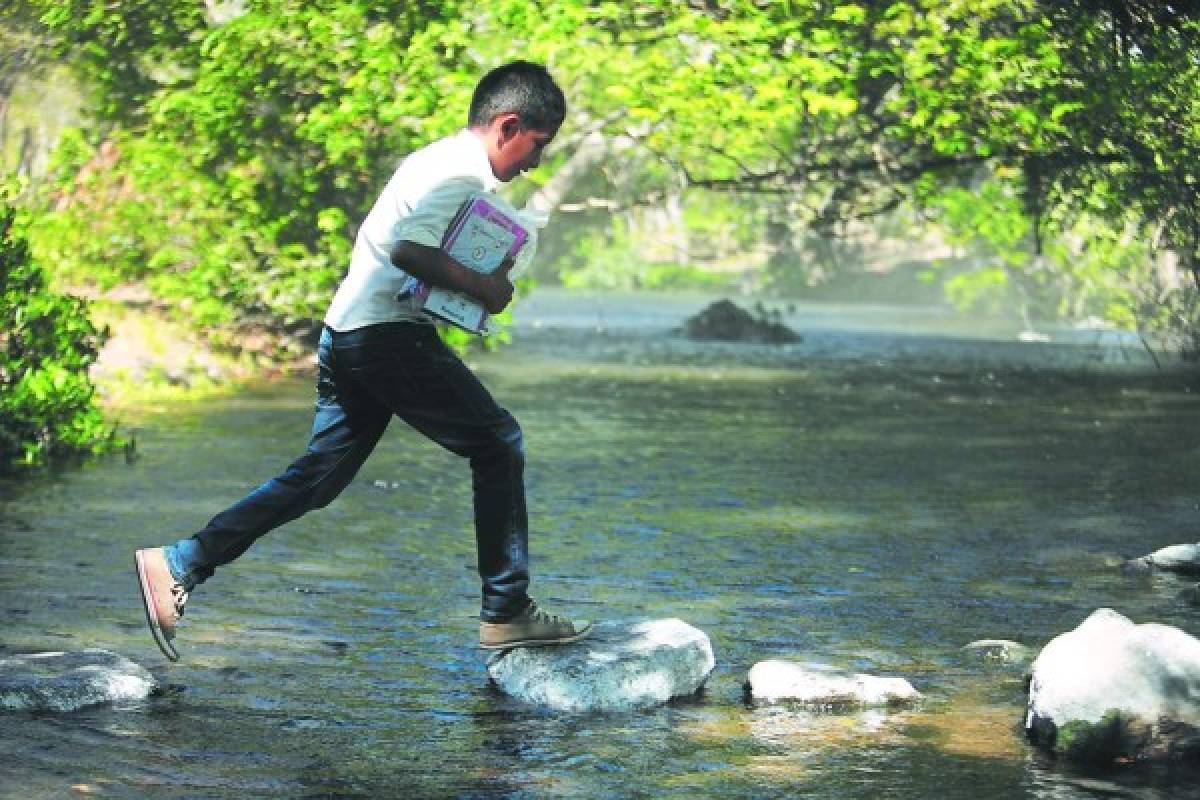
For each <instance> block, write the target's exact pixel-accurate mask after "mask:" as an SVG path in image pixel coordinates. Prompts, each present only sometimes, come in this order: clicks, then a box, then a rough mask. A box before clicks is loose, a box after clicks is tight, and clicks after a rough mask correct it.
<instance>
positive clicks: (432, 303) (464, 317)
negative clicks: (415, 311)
mask: <svg viewBox="0 0 1200 800" xmlns="http://www.w3.org/2000/svg"><path fill="white" fill-rule="evenodd" d="M528 238H529V232H528V231H526V230H525V228H523V227H522V226H521V225H520V224H519V223H518V222H517V221H516V220H514V219H513V218H512V217H511V216H509V215H508V214H506V213H505V212H503V211H501V210H500V209H499V208H498V207H497V205H496V204H495V203H494V202H492V201H491V200H489V198H488V195H487V194H486V193H482V192H481V193H477V194H474V195H472V196H471V197H469V198H468V199H467V201H466V202H465V203H463V205H462V207H461V208H460V209H459V210H458V213H456V214H455V215H454V219H453V220H452V221H451V222H450V226H449V227H448V228H447V229H446V235H445V237H444V238H443V239H442V250H443V251H444V252H445V253H446V254H447V255H449V256H450V257H451V258H453V259H454V260H455V261H457V262H458V263H460V264H462V265H463V266H464V267H468V268H470V269H473V270H475V271H476V272H483V273H491V272H493V271H494V270H495V269H496V268H497V267H499V266H500V265H501V264H502V263H503V262H504V260H505V259H507V258H510V257H512V258H515V257H516V255H517V251H518V250H520V249H521V246H522V245H524V244H525V242H526V240H528ZM414 284H415V285H414V286H413V288H412V292H413V294H414V295H415V296H416V297H417V300H418V302H420V304H421V307H422V308H423V309H424V310H425V311H427V312H428V313H430V314H433V315H435V316H437V317H440V318H441V319H444V320H447V321H448V322H452V323H454V324H455V325H457V326H458V327H460V328H462V329H463V330H466V331H470V332H471V333H487V329H488V327H487V324H488V313H487V310H486V309H485V308H484V307H483V306H482V305H480V304H479V302H478V301H476V300H475V299H474V298H472V297H468V296H467V295H465V294H463V293H461V292H455V291H451V290H449V289H441V288H435V287H430V286H426V285H425V284H423V283H421V282H420V281H415V280H414Z"/></svg>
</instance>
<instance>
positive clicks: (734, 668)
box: [0, 293, 1200, 800]
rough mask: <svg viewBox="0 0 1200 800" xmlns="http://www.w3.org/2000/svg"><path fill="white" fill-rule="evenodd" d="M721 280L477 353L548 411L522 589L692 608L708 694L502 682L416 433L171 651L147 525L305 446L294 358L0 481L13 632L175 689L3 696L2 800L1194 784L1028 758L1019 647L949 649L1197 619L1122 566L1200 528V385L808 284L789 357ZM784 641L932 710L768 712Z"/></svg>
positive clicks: (524, 403) (229, 572)
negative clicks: (1097, 614) (280, 376)
mask: <svg viewBox="0 0 1200 800" xmlns="http://www.w3.org/2000/svg"><path fill="white" fill-rule="evenodd" d="M699 299H700V298H696V297H690V296H671V297H666V296H662V297H658V296H636V297H633V296H619V297H618V296H611V295H603V296H601V295H597V296H591V297H583V298H580V297H578V296H572V297H571V298H566V297H565V296H562V295H556V294H555V293H540V294H538V295H535V296H534V297H533V298H531V299H530V300H529V301H528V302H527V303H526V304H525V305H524V306H523V307H522V309H521V310H520V313H518V316H517V320H518V325H517V327H516V330H515V334H514V341H513V343H512V345H511V346H509V347H507V348H505V349H503V350H501V351H499V352H497V353H491V354H486V355H476V356H472V357H471V361H472V363H473V365H474V366H475V367H476V369H477V370H478V372H479V373H480V374H481V376H482V377H483V378H484V380H485V382H486V383H487V384H489V386H491V387H492V389H493V391H494V393H495V394H496V396H497V397H498V398H499V399H500V400H501V402H502V403H504V404H505V405H506V406H507V407H508V408H510V409H511V410H512V411H513V412H514V414H515V415H516V416H517V418H518V419H519V420H521V422H522V426H523V428H524V429H525V433H526V439H527V449H528V456H529V466H528V469H527V485H528V491H529V500H530V511H531V523H532V529H533V534H532V551H533V558H534V561H533V568H534V573H535V578H534V587H533V589H534V594H535V596H536V597H537V598H538V599H539V600H541V601H543V602H544V604H545V605H547V606H552V607H554V608H555V609H570V610H572V611H573V612H575V613H576V614H577V615H581V616H589V617H591V618H593V619H598V618H609V619H611V618H637V617H646V616H652V617H679V618H681V619H683V620H685V621H687V622H689V623H690V624H692V625H695V626H697V627H699V628H701V629H703V630H704V631H706V632H707V633H708V634H709V635H710V637H711V638H712V641H713V646H714V650H715V652H716V656H717V668H716V670H715V672H714V673H713V675H712V676H711V678H710V679H709V681H708V684H707V687H706V689H705V691H704V693H703V695H702V696H700V697H697V698H695V699H689V700H687V701H685V702H678V703H673V704H671V705H669V706H667V707H664V708H660V709H657V710H653V711H648V712H641V713H629V714H607V715H604V714H596V715H563V714H557V713H548V712H543V711H539V710H536V709H530V708H527V707H523V706H521V705H520V704H518V703H516V702H515V701H513V700H510V699H508V698H506V697H504V696H502V695H501V694H499V693H498V692H497V691H496V690H495V689H494V688H492V687H490V686H489V684H488V680H487V676H486V672H485V669H484V664H485V661H486V656H485V655H484V654H483V653H482V651H480V650H478V649H477V648H476V646H475V637H476V621H475V616H474V615H475V612H476V602H477V600H476V596H477V583H476V579H475V575H474V546H473V538H472V533H471V513H470V489H469V478H468V471H467V468H466V465H465V464H464V463H462V462H460V461H459V460H458V459H456V458H455V457H453V456H451V455H449V454H447V453H444V452H442V451H440V450H439V449H437V448H436V447H435V446H434V445H432V444H430V443H428V442H426V441H425V440H423V439H421V438H420V437H419V436H417V435H415V434H414V433H412V432H411V431H409V430H408V429H406V428H405V427H404V426H403V425H402V424H400V423H394V424H393V426H392V428H391V430H389V432H388V433H387V435H386V436H385V437H384V440H383V442H382V443H381V445H380V447H379V448H378V450H377V451H376V452H375V454H374V455H373V456H372V457H371V459H370V460H369V461H368V462H367V464H366V466H365V467H364V468H363V470H362V472H361V473H360V475H359V476H358V478H357V479H356V480H355V481H354V482H353V483H352V484H351V486H350V487H349V488H348V489H347V490H346V492H345V493H344V494H343V495H342V497H341V498H340V499H339V500H338V501H336V502H335V503H334V504H333V505H332V506H330V507H329V508H327V509H325V510H323V511H321V512H318V513H315V514H311V515H309V516H307V517H305V518H303V519H301V520H298V521H296V522H294V523H292V524H291V525H289V526H287V527H286V528H284V529H282V530H280V531H277V532H276V533H274V534H272V535H270V536H268V537H265V538H264V539H262V540H260V541H259V542H258V543H257V544H256V545H255V547H254V548H252V549H251V550H250V551H249V552H248V553H247V554H246V555H245V556H244V557H243V558H242V559H240V560H239V561H238V562H236V564H234V565H232V566H230V567H227V568H225V569H223V570H222V571H221V572H220V573H218V575H217V576H216V577H215V578H214V579H213V580H211V581H210V582H209V583H207V584H205V585H204V586H202V587H201V588H200V589H199V590H198V591H197V592H196V593H195V595H194V596H193V598H192V601H191V603H190V604H189V607H188V614H187V617H186V619H185V622H184V626H183V629H182V632H181V639H180V645H181V650H182V652H183V660H182V661H181V662H180V663H178V664H168V663H166V662H165V661H164V660H163V659H162V658H161V656H160V655H159V654H158V652H157V650H156V649H155V648H154V645H153V643H152V642H151V640H150V637H149V634H148V633H147V632H146V631H145V624H144V619H143V617H142V612H141V610H140V607H139V604H138V600H137V590H136V585H135V580H134V577H133V570H132V551H133V549H134V548H136V547H141V546H147V545H151V544H158V543H163V542H166V541H169V540H172V539H174V538H175V537H177V536H178V535H182V534H185V533H187V532H190V531H192V530H194V529H195V528H197V527H198V526H200V525H202V524H203V523H204V521H205V520H206V519H207V518H208V516H211V514H213V513H215V512H216V511H218V510H220V509H221V508H222V507H224V505H226V504H227V503H229V502H231V501H232V500H234V499H236V498H237V497H239V496H240V495H241V494H242V493H243V492H244V491H245V490H247V489H249V488H251V487H252V486H253V485H255V484H256V483H258V482H260V481H261V480H264V479H265V478H267V477H269V476H270V475H272V474H274V473H275V472H277V471H278V470H279V469H280V468H282V467H283V466H285V465H286V464H287V463H288V461H289V460H290V459H291V458H292V457H294V456H295V455H297V454H298V453H299V452H300V451H301V448H302V447H303V444H304V441H305V436H306V431H307V428H308V424H309V421H310V415H311V406H312V400H313V390H312V386H311V381H309V380H306V379H295V380H287V381H282V382H278V383H274V384H270V385H267V386H263V387H260V388H257V389H253V390H247V391H244V392H240V393H238V394H236V395H233V396H228V397H220V398H217V399H206V400H203V401H178V402H175V401H172V402H170V403H164V404H160V405H157V406H153V405H152V406H145V407H141V408H137V409H132V410H127V411H126V412H125V414H126V416H125V418H123V419H122V420H121V422H122V426H123V428H124V429H125V430H126V431H127V432H128V431H133V432H135V433H136V438H137V454H138V456H137V458H136V459H131V460H130V461H129V463H127V462H126V460H124V459H121V458H120V457H114V458H106V459H102V460H99V461H97V462H95V463H92V464H88V465H86V466H85V467H83V468H80V469H73V470H65V471H62V472H58V473H54V474H51V475H47V476H44V477H39V478H37V479H35V480H25V481H21V482H12V483H6V484H0V626H2V627H0V630H2V631H3V633H2V635H0V654H2V653H6V652H7V653H12V652H26V651H35V650H51V649H79V648H83V647H103V648H106V649H110V650H114V651H116V652H119V653H122V654H125V655H127V656H129V657H131V658H133V659H135V660H137V661H139V662H140V663H143V664H145V665H147V666H149V667H151V668H152V670H153V671H154V672H155V674H156V675H157V676H158V677H159V679H160V680H161V681H162V682H163V683H164V684H165V685H166V687H167V691H166V693H165V694H164V695H163V696H160V697H155V698H152V699H150V700H148V701H147V702H144V703H138V704H133V705H130V706H127V707H121V708H94V709H90V710H85V711H81V712H77V713H74V714H67V715H41V714H37V715H33V714H8V715H5V716H3V717H0V796H3V797H6V798H7V797H13V798H23V799H29V798H51V797H63V796H68V795H70V794H71V793H72V791H74V793H75V794H79V795H83V794H92V795H96V796H102V797H131V798H134V797H136V798H141V797H166V798H175V797H178V798H185V797H239V798H241V797H288V798H293V797H312V798H317V797H463V798H476V797H478V798H485V797H487V798H490V797H531V798H532V797H572V798H605V797H612V798H623V797H655V798H659V797H680V798H692V797H724V798H759V797H786V796H805V797H816V798H848V797H872V798H875V797H887V798H926V797H947V798H956V797H969V798H972V800H987V799H988V798H997V799H1000V798H1004V799H1005V800H1007V799H1008V798H1042V799H1045V800H1049V799H1050V798H1053V800H1070V799H1072V798H1098V797H1105V798H1107V797H1130V798H1164V799H1165V798H1178V797H1188V796H1200V788H1196V787H1200V771H1197V770H1196V769H1193V768H1184V767H1178V766H1176V767H1159V768H1147V767H1137V768H1124V769H1119V770H1112V771H1106V772H1101V773H1097V772H1096V771H1094V770H1092V771H1086V772H1085V771H1080V770H1077V769H1072V768H1070V767H1068V766H1065V765H1063V764H1056V763H1053V762H1051V761H1049V760H1047V759H1046V758H1044V757H1042V756H1040V755H1039V754H1038V753H1036V752H1034V751H1032V750H1031V749H1030V748H1029V747H1028V746H1027V745H1026V743H1025V742H1024V740H1023V738H1022V735H1021V731H1020V724H1021V718H1022V712H1023V708H1024V697H1025V691H1024V683H1023V679H1022V676H1021V674H1020V672H1019V671H1017V672H1013V671H1012V670H1008V669H1004V668H999V667H993V666H988V665H986V664H981V663H979V662H977V661H975V660H973V659H971V658H969V657H967V656H966V655H964V653H963V651H962V647H963V645H965V644H967V643H968V642H970V641H972V640H976V639H981V638H1007V639H1015V640H1018V641H1020V642H1022V643H1024V644H1027V645H1029V646H1031V647H1033V648H1035V649H1036V648H1038V647H1040V646H1041V645H1043V644H1045V643H1046V642H1047V641H1048V640H1049V639H1050V638H1052V637H1053V636H1055V635H1056V634H1058V633H1061V632H1063V631H1065V630H1067V629H1069V628H1073V627H1074V626H1075V625H1077V624H1078V623H1079V622H1081V621H1082V620H1083V619H1084V618H1085V617H1086V616H1087V615H1088V614H1089V613H1090V612H1091V611H1093V610H1094V609H1096V608H1099V607H1111V608H1115V609H1117V610H1118V611H1120V612H1121V613H1123V614H1125V615H1127V616H1129V617H1130V618H1132V619H1133V620H1135V621H1137V622H1145V621H1157V622H1163V623H1167V624H1171V625H1177V626H1179V627H1181V628H1183V629H1184V630H1187V631H1189V632H1191V633H1193V634H1196V633H1200V608H1196V607H1194V606H1192V605H1190V604H1188V603H1187V602H1186V601H1184V600H1181V599H1179V593H1180V591H1181V590H1182V589H1183V588H1185V587H1186V586H1187V585H1188V584H1187V583H1186V582H1184V581H1182V580H1180V579H1178V578H1174V577H1169V576H1158V577H1154V578H1140V579H1135V578H1128V577H1125V576H1123V575H1122V573H1121V572H1120V570H1119V569H1118V565H1119V563H1120V561H1121V560H1122V559H1123V558H1126V557H1130V556H1136V555H1141V554H1143V553H1145V552H1148V551H1150V550H1154V549H1156V548H1158V547H1161V546H1164V545H1168V544H1174V543H1179V542H1183V541H1194V540H1195V535H1196V529H1197V526H1196V522H1197V518H1198V517H1200V506H1198V500H1197V492H1196V473H1195V464H1196V458H1197V455H1198V454H1200V426H1197V424H1196V423H1197V412H1198V411H1200V404H1198V402H1197V393H1196V392H1197V389H1196V383H1195V380H1194V379H1193V378H1191V377H1189V375H1188V374H1186V373H1181V372H1178V371H1166V372H1156V371H1154V370H1153V369H1152V368H1151V367H1150V366H1149V365H1148V363H1147V361H1146V359H1145V358H1144V352H1143V351H1140V349H1139V348H1138V347H1137V346H1136V345H1134V344H1132V343H1130V342H1128V341H1127V340H1121V339H1120V337H1118V336H1117V335H1116V334H1105V333H1103V332H1099V333H1097V332H1092V331H1089V332H1083V333H1071V332H1070V331H1062V332H1056V333H1055V334H1054V335H1055V336H1059V337H1060V338H1059V339H1057V340H1056V339H1054V338H1053V337H1052V338H1051V341H1049V342H1046V341H1039V342H1017V341H1015V337H1014V335H1013V334H1015V332H1016V331H1015V330H1005V329H1004V326H1003V325H999V324H997V325H992V324H991V323H985V322H984V321H979V320H961V319H953V320H952V319H950V318H949V317H947V318H945V319H942V318H941V317H939V316H937V314H936V313H933V312H928V313H924V314H922V313H915V312H913V311H912V310H910V309H902V308H893V309H888V308H873V309H865V310H864V309H857V310H853V309H851V310H846V309H841V310H838V309H836V308H835V309H833V310H830V309H829V308H823V309H817V308H815V307H799V308H796V309H793V310H792V311H791V312H788V314H787V318H788V321H789V322H791V323H793V324H795V325H797V326H798V327H800V328H801V329H802V332H803V333H804V335H805V339H804V341H803V342H802V343H800V344H798V345H789V346H786V347H772V346H766V345H734V344H713V343H695V342H686V341H683V340H681V339H679V338H678V337H674V336H672V335H671V334H670V332H669V331H670V328H671V327H673V326H674V325H675V324H677V323H678V320H679V319H680V318H681V315H682V314H683V313H684V312H686V311H689V310H695V308H694V305H695V304H696V303H697V302H699ZM572 304H574V305H572ZM1072 337H1074V338H1072ZM1106 337H1107V338H1106ZM1139 353H1141V355H1139ZM767 658H796V659H800V660H804V661H808V662H813V663H819V664H824V665H829V666H832V667H836V668H843V669H851V670H854V671H862V672H870V673H875V674H881V675H899V676H903V677H906V678H908V679H909V680H910V681H911V682H912V683H913V684H914V685H915V686H916V687H917V688H918V689H919V690H920V691H921V692H922V693H923V694H924V695H925V697H926V700H925V702H924V703H923V704H922V705H921V706H920V707H918V708H916V709H913V710H908V711H899V712H890V713H883V712H871V713H851V714H827V715H822V714H807V713H802V712H796V711H786V710H781V709H769V708H755V707H752V706H749V705H747V704H746V703H745V701H744V699H743V690H742V684H743V682H744V680H745V675H746V672H747V670H748V669H749V668H750V667H751V666H752V665H753V664H754V663H756V662H757V661H759V660H763V659H767ZM72 787H74V789H73V790H72Z"/></svg>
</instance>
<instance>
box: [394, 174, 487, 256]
mask: <svg viewBox="0 0 1200 800" xmlns="http://www.w3.org/2000/svg"><path fill="white" fill-rule="evenodd" d="M482 189H483V183H482V182H481V181H480V180H479V179H478V178H471V177H460V178H451V179H450V180H448V181H444V182H442V183H440V184H438V185H437V186H435V187H433V188H432V189H430V190H429V191H428V192H426V193H425V194H423V195H421V197H419V198H417V201H416V204H415V205H414V206H413V209H412V211H410V212H409V213H408V214H407V215H406V216H404V217H402V218H401V219H400V221H399V222H398V223H397V224H396V228H395V229H394V231H393V235H394V236H395V240H396V241H408V242H416V243H417V244H423V245H426V246H427V247H441V244H442V238H443V237H444V236H445V235H446V229H447V228H448V227H450V222H451V220H453V219H454V215H455V214H457V213H458V210H459V209H460V208H461V207H462V205H463V203H465V202H466V201H467V198H468V197H470V196H471V195H472V194H474V193H475V192H478V191H480V190H482Z"/></svg>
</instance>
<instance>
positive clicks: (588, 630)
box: [479, 625, 592, 650]
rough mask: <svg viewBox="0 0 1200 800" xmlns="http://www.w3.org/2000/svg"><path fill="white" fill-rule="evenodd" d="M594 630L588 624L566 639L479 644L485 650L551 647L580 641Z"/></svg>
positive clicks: (520, 640)
mask: <svg viewBox="0 0 1200 800" xmlns="http://www.w3.org/2000/svg"><path fill="white" fill-rule="evenodd" d="M591 632H592V626H591V625H588V626H587V627H586V628H584V629H583V630H581V631H578V632H577V633H576V634H575V635H574V636H571V637H568V638H566V639H519V640H517V641H515V642H503V643H501V644H484V643H483V642H480V643H479V646H480V647H482V648H483V649H484V650H512V649H514V648H517V647H549V646H552V645H556V644H570V643H571V642H578V641H579V640H580V639H584V638H587V636H588V634H590V633H591Z"/></svg>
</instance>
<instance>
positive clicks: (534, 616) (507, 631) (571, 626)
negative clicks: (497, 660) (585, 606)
mask: <svg viewBox="0 0 1200 800" xmlns="http://www.w3.org/2000/svg"><path fill="white" fill-rule="evenodd" d="M591 632H592V623H590V622H587V621H586V620H576V621H572V620H569V619H565V618H564V617H557V616H555V615H553V614H547V613H546V612H545V611H542V610H541V609H540V608H538V607H537V603H533V602H530V604H529V608H527V609H525V610H524V611H522V612H521V613H520V614H518V615H517V616H515V617H513V618H512V619H510V620H508V621H507V622H481V623H479V646H480V647H483V648H486V649H488V650H503V649H506V648H510V647H537V646H540V645H547V644H567V643H568V642H577V641H579V640H580V639H582V638H583V637H585V636H587V635H588V634H589V633H591Z"/></svg>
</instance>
